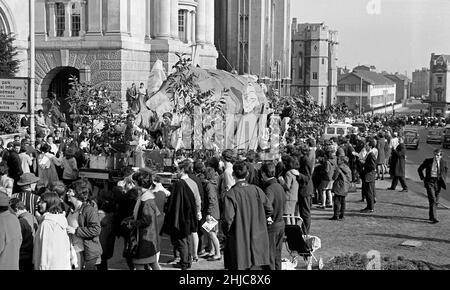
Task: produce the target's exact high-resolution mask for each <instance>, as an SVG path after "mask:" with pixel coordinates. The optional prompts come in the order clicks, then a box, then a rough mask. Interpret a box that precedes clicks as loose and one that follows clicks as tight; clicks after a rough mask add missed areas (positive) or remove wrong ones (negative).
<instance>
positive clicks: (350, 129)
mask: <svg viewBox="0 0 450 290" xmlns="http://www.w3.org/2000/svg"><path fill="white" fill-rule="evenodd" d="M357 133H358V128H357V127H354V126H352V125H350V124H343V123H335V124H331V125H328V126H326V127H325V133H324V134H323V135H322V139H323V140H330V139H331V138H333V137H336V138H337V137H339V136H347V135H350V134H357Z"/></svg>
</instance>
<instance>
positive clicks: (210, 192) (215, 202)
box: [205, 167, 222, 261]
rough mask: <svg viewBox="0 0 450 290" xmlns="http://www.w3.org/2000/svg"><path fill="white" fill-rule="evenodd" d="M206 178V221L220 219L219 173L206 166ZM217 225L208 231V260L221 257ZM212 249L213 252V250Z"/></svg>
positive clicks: (215, 259)
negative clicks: (209, 244)
mask: <svg viewBox="0 0 450 290" xmlns="http://www.w3.org/2000/svg"><path fill="white" fill-rule="evenodd" d="M205 179H206V188H205V189H206V200H205V203H206V221H207V222H209V221H211V220H212V218H214V219H215V220H217V221H219V220H220V210H219V197H218V192H219V188H218V184H217V183H218V179H219V175H218V174H217V172H216V171H215V170H214V169H213V168H211V167H208V168H206V171H205ZM217 232H218V226H215V227H214V228H213V229H212V230H211V231H210V232H209V233H208V236H209V238H210V240H211V247H210V248H211V251H210V253H209V255H208V256H209V259H208V261H218V260H220V259H222V255H221V253H220V243H219V239H218V238H217ZM213 251H214V252H213Z"/></svg>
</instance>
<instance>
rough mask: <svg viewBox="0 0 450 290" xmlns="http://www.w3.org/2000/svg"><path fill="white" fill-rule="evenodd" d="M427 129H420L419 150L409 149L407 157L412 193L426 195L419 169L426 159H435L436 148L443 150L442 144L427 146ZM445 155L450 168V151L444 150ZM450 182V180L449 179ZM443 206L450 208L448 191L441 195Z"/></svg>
mask: <svg viewBox="0 0 450 290" xmlns="http://www.w3.org/2000/svg"><path fill="white" fill-rule="evenodd" d="M427 132H428V131H427V129H425V128H424V127H422V128H420V129H419V134H420V145H419V149H418V150H413V149H408V152H407V157H406V177H407V179H408V186H409V187H410V189H411V191H414V192H417V193H423V194H425V193H426V191H425V188H424V187H423V183H422V182H421V181H420V178H419V174H418V173H417V168H419V166H420V165H421V164H422V162H423V160H424V159H425V158H431V157H433V151H434V150H435V149H436V148H442V146H441V145H440V144H427V143H426V138H427ZM442 150H443V153H444V158H445V160H446V161H447V164H449V166H450V149H442ZM449 181H450V179H449ZM441 198H442V199H443V200H442V204H443V205H447V206H448V207H450V190H446V191H444V192H442V193H441Z"/></svg>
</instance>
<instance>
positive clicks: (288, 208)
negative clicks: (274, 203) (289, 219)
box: [284, 200, 297, 215]
mask: <svg viewBox="0 0 450 290" xmlns="http://www.w3.org/2000/svg"><path fill="white" fill-rule="evenodd" d="M296 205H297V202H296V201H294V200H286V202H285V203H284V214H285V215H294V214H295V207H296Z"/></svg>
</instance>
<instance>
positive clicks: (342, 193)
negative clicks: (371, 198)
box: [330, 148, 352, 221]
mask: <svg viewBox="0 0 450 290" xmlns="http://www.w3.org/2000/svg"><path fill="white" fill-rule="evenodd" d="M336 157H337V168H336V170H335V172H334V176H333V180H334V183H333V194H334V195H333V209H334V215H333V217H332V218H331V219H330V220H334V221H336V220H343V219H344V216H345V198H346V197H347V195H348V191H349V189H350V185H351V181H352V170H351V169H350V167H349V166H348V165H347V163H348V158H347V157H346V156H345V152H344V150H343V149H341V148H339V149H338V151H337V153H336Z"/></svg>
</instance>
